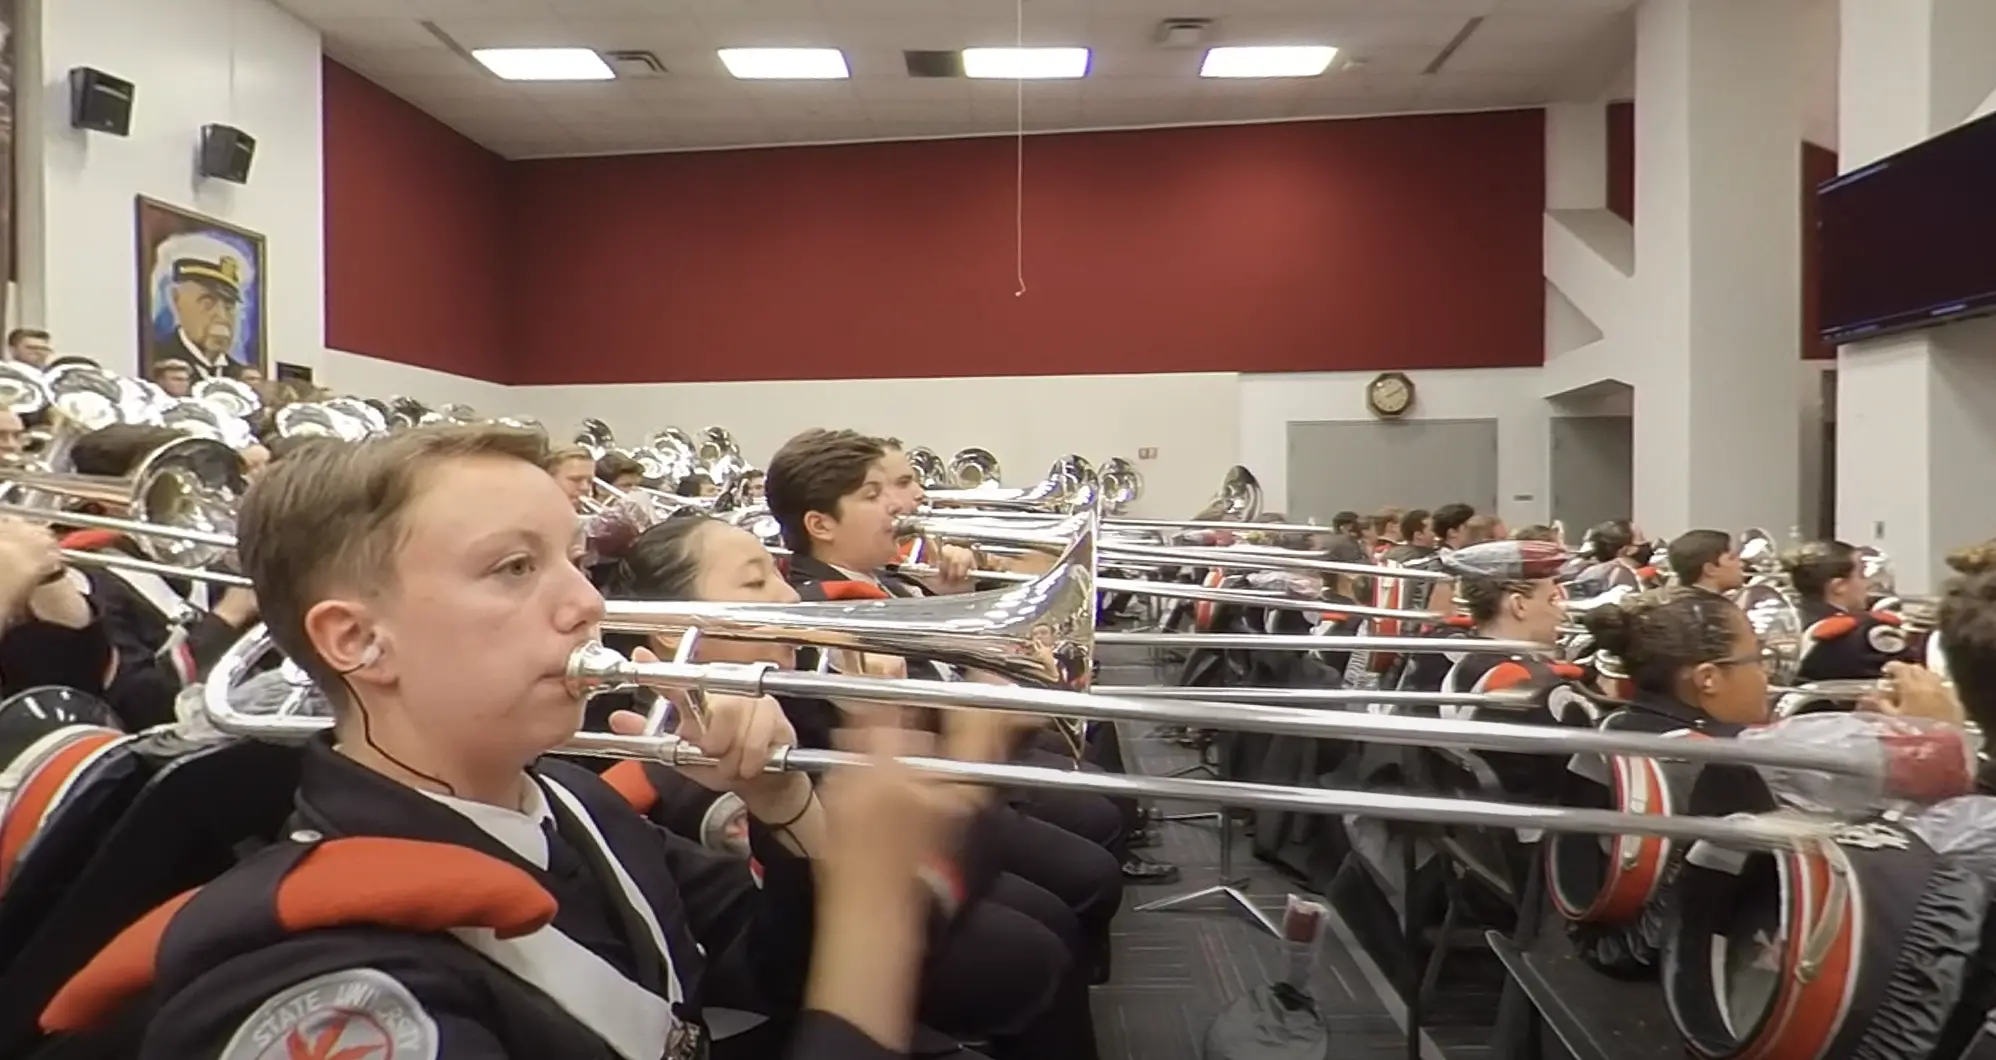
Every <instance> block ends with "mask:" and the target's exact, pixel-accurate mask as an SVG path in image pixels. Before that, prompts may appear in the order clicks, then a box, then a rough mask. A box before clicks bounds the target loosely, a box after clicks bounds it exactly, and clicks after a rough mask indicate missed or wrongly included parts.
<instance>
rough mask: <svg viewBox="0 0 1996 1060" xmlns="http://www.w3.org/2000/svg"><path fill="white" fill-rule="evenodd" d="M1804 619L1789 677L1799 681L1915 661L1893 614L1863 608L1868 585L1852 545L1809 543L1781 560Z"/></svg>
mask: <svg viewBox="0 0 1996 1060" xmlns="http://www.w3.org/2000/svg"><path fill="white" fill-rule="evenodd" d="M1781 566H1782V569H1783V570H1785V571H1786V572H1787V573H1788V580H1789V583H1790V584H1791V585H1793V586H1794V588H1795V595H1796V597H1797V607H1798V609H1799V610H1800V611H1801V612H1802V620H1803V621H1804V622H1807V623H1809V628H1808V630H1807V631H1806V632H1805V633H1804V636H1803V639H1802V643H1803V648H1802V658H1801V660H1800V662H1799V663H1798V664H1797V666H1796V669H1795V676H1796V677H1797V679H1799V680H1802V681H1832V680H1842V679H1861V678H1871V677H1878V676H1879V675H1881V674H1883V673H1884V672H1885V666H1886V664H1887V663H1893V662H1916V661H1918V653H1917V652H1916V651H1915V649H1914V648H1913V646H1912V644H1911V643H1910V642H1909V641H1908V639H1907V637H1906V632H1905V630H1902V629H1900V628H1899V619H1898V616H1896V615H1886V614H1884V613H1881V612H1873V611H1869V610H1866V604H1867V603H1868V602H1869V601H1870V595H1871V585H1870V583H1869V582H1868V581H1866V579H1865V577H1864V571H1863V569H1862V566H1861V565H1860V563H1859V561H1858V553H1857V549H1855V548H1852V547H1851V546H1849V545H1847V544H1845V543H1843V542H1842V541H1811V542H1809V543H1808V544H1805V545H1803V546H1802V547H1800V548H1798V549H1796V550H1795V551H1794V552H1792V553H1790V554H1788V555H1785V556H1783V557H1782V558H1781Z"/></svg>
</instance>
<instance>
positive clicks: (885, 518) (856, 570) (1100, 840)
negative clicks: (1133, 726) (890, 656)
mask: <svg viewBox="0 0 1996 1060" xmlns="http://www.w3.org/2000/svg"><path fill="white" fill-rule="evenodd" d="M883 455H884V454H883V452H882V450H881V447H880V444H879V443H878V442H876V441H874V440H873V439H871V438H868V437H866V436H865V435H861V434H858V433H855V432H853V431H825V430H813V431H807V432H805V433H804V434H800V435H798V436H797V437H795V438H792V439H791V440H790V441H788V442H786V443H784V445H783V447H782V448H781V449H779V450H777V452H776V455H775V456H773V457H771V458H770V461H769V467H768V468H767V472H768V478H767V486H766V489H767V491H768V500H769V511H770V515H771V516H773V517H774V518H775V519H776V522H777V524H778V525H779V526H780V527H781V529H782V534H783V543H784V544H785V545H786V546H788V547H789V549H790V551H791V556H790V560H789V569H788V570H787V571H786V574H787V576H788V578H789V581H790V584H791V585H793V586H795V587H797V589H798V590H799V592H800V593H801V594H802V595H803V596H804V597H805V598H807V599H809V598H813V597H817V598H823V597H824V595H825V593H826V592H827V589H826V587H827V586H828V585H832V584H836V583H840V582H858V583H862V584H865V585H870V586H874V587H876V588H885V589H886V591H888V592H890V593H892V592H896V591H897V590H898V591H899V592H901V593H904V594H913V593H918V592H920V588H919V587H918V586H914V585H912V584H910V583H909V582H907V581H904V580H902V579H898V578H895V577H893V576H891V575H883V573H882V571H883V570H884V568H886V567H887V566H888V565H889V564H892V563H893V562H894V561H895V559H896V558H898V556H899V543H898V541H897V540H896V539H895V522H896V520H897V519H898V518H899V517H900V516H902V515H904V514H906V512H905V511H904V510H903V509H902V508H901V506H900V504H899V503H898V501H897V500H896V498H895V497H894V495H893V494H892V493H891V492H890V491H889V490H888V488H887V475H886V469H885V467H884V465H883V463H882V456H883ZM908 671H909V673H910V674H911V676H925V677H931V679H933V677H932V676H931V675H942V674H943V671H942V670H941V668H938V667H937V666H936V665H935V664H933V663H931V662H928V661H924V660H910V661H909V663H908ZM922 671H927V672H926V673H923V672H922ZM1021 760H1022V761H1025V762H1027V763H1028V764H1051V763H1045V762H1042V761H1036V760H1035V754H1034V752H1033V751H1032V750H1031V749H1028V750H1026V751H1025V752H1023V753H1022V755H1021ZM1067 764H1068V765H1069V766H1070V767H1071V766H1072V764H1073V761H1072V759H1071V758H1070V759H1068V760H1067ZM1010 800H1011V801H1012V802H1013V804H1014V805H1016V806H1018V807H1019V808H1020V809H1021V810H1022V811H1023V812H1024V813H1025V814H1027V815H1030V816H1031V817H1033V818H1037V819H1039V820H1041V821H1044V822H1047V823H1049V824H1053V825H1056V826H1058V828H1059V829H1064V830H1066V831H1068V832H1071V833H1073V834H1075V835H1078V836H1080V837H1082V838H1084V839H1087V840H1090V841H1091V842H1093V843H1095V844H1096V845H1098V846H1099V847H1101V848H1102V849H1104V850H1108V851H1109V852H1110V853H1112V854H1114V855H1117V857H1116V858H1115V859H1112V862H1113V861H1121V860H1124V859H1125V858H1126V857H1127V850H1126V849H1125V848H1124V846H1123V844H1124V843H1125V841H1126V838H1127V830H1126V826H1125V823H1124V816H1123V814H1122V813H1121V812H1120V811H1118V810H1117V808H1116V807H1115V806H1114V805H1113V804H1111V803H1110V801H1109V800H1108V799H1105V798H1102V797H1101V796H1098V795H1090V794H1083V793H1079V792H1022V793H1012V794H1011V795H1010ZM1022 823H1023V821H1022ZM1020 838H1021V840H1022V841H1021V842H1020V843H1019V844H1017V849H1011V848H1009V847H1008V849H1007V850H1006V852H1005V854H1004V864H1005V866H1006V868H1007V869H1009V870H1010V871H1012V872H1015V873H1017V874H1018V875H1020V876H1023V877H1025V878H1026V879H1027V880H1029V881H1031V882H1033V883H1036V884H1038V885H1040V886H1041V887H1044V888H1046V889H1047V890H1049V891H1052V892H1053V893H1055V894H1057V895H1059V896H1060V897H1061V898H1062V899H1063V900H1064V901H1066V902H1068V903H1069V905H1070V907H1071V908H1073V909H1074V911H1075V913H1076V914H1077V915H1078V916H1080V917H1081V920H1082V924H1083V928H1084V930H1085V931H1086V932H1087V934H1088V937H1089V938H1090V939H1092V940H1094V941H1095V943H1096V946H1097V950H1098V956H1099V957H1100V959H1101V960H1103V961H1106V960H1107V947H1108V930H1109V921H1110V919H1111V918H1113V917H1114V916H1115V913H1116V910H1117V909H1118V908H1119V907H1120V906H1121V905H1122V877H1121V873H1119V872H1118V871H1117V869H1116V865H1115V864H1114V863H1109V864H1104V863H1103V859H1100V858H1098V857H1088V856H1085V855H1086V851H1085V850H1084V851H1076V852H1074V853H1071V854H1069V853H1062V854H1059V855H1057V856H1049V848H1048V847H1046V846H1044V845H1042V842H1041V841H1042V840H1043V839H1045V840H1050V839H1051V838H1052V837H1051V836H1040V835H1028V834H1023V833H1022V835H1021V837H1020Z"/></svg>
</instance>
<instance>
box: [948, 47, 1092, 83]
mask: <svg viewBox="0 0 1996 1060" xmlns="http://www.w3.org/2000/svg"><path fill="white" fill-rule="evenodd" d="M963 76H965V77H985V78H996V79H999V80H1004V81H1044V80H1053V79H1058V78H1071V77H1086V76H1088V49H1086V48H965V49H964V50H963Z"/></svg>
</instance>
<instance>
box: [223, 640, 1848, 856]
mask: <svg viewBox="0 0 1996 1060" xmlns="http://www.w3.org/2000/svg"><path fill="white" fill-rule="evenodd" d="M269 648H270V640H269V637H268V635H267V633H266V632H265V631H264V629H263V627H261V626H258V627H256V628H255V629H252V630H251V631H250V632H249V633H248V634H247V635H245V636H244V637H243V638H242V639H241V640H239V641H238V642H237V643H236V644H235V645H233V646H232V647H230V649H229V650H228V651H227V652H225V653H224V655H223V657H222V659H221V660H220V661H219V662H218V663H217V665H216V667H215V669H214V671H213V673H212V674H211V675H210V678H209V680H208V682H207V684H206V686H205V687H204V689H203V692H202V708H203V713H204V714H205V716H206V718H207V720H208V722H209V724H211V725H212V726H214V728H216V729H217V730H219V731H221V732H223V733H227V734H230V735H235V736H242V737H250V738H256V739H268V740H298V739H307V738H310V737H312V736H314V735H316V734H318V733H321V732H324V731H326V730H327V729H328V728H330V727H331V725H332V722H331V719H328V718H317V717H302V716H297V715H253V714H248V713H246V712H244V711H241V710H239V709H237V708H236V707H235V705H234V704H232V703H231V702H230V699H229V692H230V690H231V689H232V688H234V687H235V685H237V684H238V683H240V682H241V681H242V680H243V678H244V677H245V676H246V675H247V674H248V672H249V670H250V668H251V666H252V664H254V663H255V662H256V661H257V660H258V659H260V658H261V657H262V656H263V654H264V653H265V652H266V651H268V650H269ZM569 672H570V678H571V680H572V681H573V682H574V685H575V687H576V689H577V691H578V692H586V691H588V690H590V689H597V688H604V687H625V686H628V685H630V684H639V685H643V686H646V687H652V688H663V689H675V688H702V689H708V690H711V691H717V692H719V691H734V692H736V693H737V694H742V695H761V694H772V693H778V692H781V693H784V694H795V695H804V696H817V697H841V698H845V699H849V700H850V699H864V700H869V701H875V702H879V701H887V702H900V703H909V704H915V705H921V706H931V707H951V706H959V707H962V706H968V707H971V708H989V709H1009V710H1015V711H1026V712H1030V713H1036V714H1037V713H1047V712H1058V711H1062V710H1065V709H1070V704H1069V696H1070V694H1065V693H1059V692H1048V691H1044V690H1037V689H1022V688H997V687H992V686H978V685H965V684H963V683H960V682H921V681H897V680H881V679H877V678H857V677H838V676H834V675H820V674H803V673H786V672H781V671H774V670H772V669H771V668H768V667H761V666H741V665H725V664H724V665H707V666H696V665H692V664H686V663H633V662H630V661H628V660H625V659H624V658H623V657H622V656H618V655H616V653H614V652H609V651H608V650H607V649H604V648H602V647H600V646H599V645H595V644H589V645H584V646H583V647H581V648H579V649H577V651H576V652H575V654H574V656H573V657H572V659H571V662H570V670H569ZM1073 698H1078V699H1082V700H1096V701H1105V700H1109V697H1100V696H1086V695H1082V696H1074V697H1073ZM1111 703H1112V704H1113V705H1110V706H1104V705H1103V703H1101V702H1098V703H1097V704H1096V705H1095V706H1096V708H1098V716H1102V715H1107V714H1109V713H1111V712H1112V711H1114V712H1118V713H1116V716H1117V717H1125V716H1127V715H1126V714H1124V713H1121V711H1122V710H1124V708H1126V707H1127V708H1129V709H1136V710H1144V711H1146V712H1147V713H1149V714H1151V715H1153V716H1156V715H1159V714H1161V713H1162V711H1161V710H1152V709H1151V706H1150V705H1147V704H1142V703H1123V702H1117V701H1111ZM1170 707H1171V711H1172V713H1173V714H1179V713H1180V712H1181V710H1182V711H1188V712H1189V711H1192V710H1195V709H1196V708H1195V707H1193V706H1192V705H1188V704H1172V705H1170ZM1263 709H1265V710H1268V711H1282V710H1283V708H1263ZM1240 710H1241V708H1238V707H1232V706H1229V707H1226V708H1224V710H1213V709H1208V710H1207V711H1205V712H1204V714H1203V715H1202V716H1203V717H1204V719H1205V722H1206V723H1207V724H1213V723H1221V722H1224V721H1225V720H1227V719H1230V718H1232V717H1233V716H1234V715H1235V714H1236V713H1237V712H1239V711H1240ZM1284 713H1291V714H1297V715H1304V716H1308V717H1313V718H1316V719H1318V720H1325V719H1329V718H1332V717H1341V718H1348V719H1349V722H1348V725H1349V727H1350V729H1351V731H1352V735H1353V736H1354V737H1356V734H1357V733H1358V732H1360V731H1363V732H1365V733H1367V734H1369V735H1370V736H1371V737H1373V738H1379V739H1391V740H1392V741H1393V742H1399V743H1404V744H1416V745H1424V746H1425V745H1443V746H1470V747H1494V746H1500V745H1501V746H1503V747H1509V748H1520V749H1522V748H1523V747H1524V742H1525V741H1531V742H1532V743H1533V746H1532V747H1531V749H1532V750H1535V751H1540V752H1544V753H1558V754H1572V753H1586V752H1588V751H1590V750H1592V751H1596V752H1598V753H1612V754H1647V755H1653V756H1668V757H1675V758H1684V759H1696V760H1701V761H1725V762H1729V763H1732V764H1736V765H1762V766H1771V767H1775V768H1785V769H1820V770H1826V771H1829V772H1833V773H1838V774H1844V775H1860V776H1871V775H1873V774H1874V773H1875V768H1874V766H1873V765H1872V764H1871V763H1870V762H1868V761H1865V760H1863V759H1862V758H1861V757H1860V756H1846V755H1840V754H1836V753H1832V752H1828V751H1821V750H1817V749H1812V748H1783V747H1764V746H1759V745H1746V744H1740V743H1737V742H1734V741H1725V740H1709V741H1686V740H1674V739H1671V738H1669V737H1662V736H1651V735H1647V734H1630V733H1601V732H1591V731H1587V730H1567V729H1552V728H1547V729H1544V730H1540V731H1536V732H1531V733H1527V732H1526V731H1525V730H1530V729H1531V728H1532V727H1531V726H1518V725H1503V724H1496V725H1488V724H1480V723H1475V722H1437V721H1435V720H1432V719H1413V718H1399V717H1392V716H1362V715H1339V714H1337V713H1335V712H1326V713H1318V712H1311V711H1286V712H1284ZM1479 730H1487V731H1479ZM1313 734H1320V733H1313ZM1534 737H1536V739H1534ZM1586 737H1593V738H1594V739H1592V740H1588V739H1585V738H1586ZM555 751H556V753H561V754H571V755H586V756H593V757H603V758H619V759H640V760H648V761H656V762H663V763H665V764H667V765H671V766H675V767H683V766H694V765H711V764H714V763H715V761H716V760H715V759H713V758H712V757H710V756H707V755H705V754H703V753H702V752H701V751H700V750H699V749H698V748H697V747H695V746H693V745H692V744H689V743H687V742H685V741H683V740H681V739H679V738H677V737H675V736H669V735H664V734H654V735H639V736H624V735H616V734H610V733H576V734H575V735H574V736H572V737H571V738H570V739H569V740H567V741H566V742H564V743H563V744H562V745H561V746H560V747H558V748H556V749H555ZM901 761H902V762H903V763H904V764H906V765H907V766H908V767H909V768H911V769H913V770H915V771H916V772H918V773H922V774H925V775H929V776H934V777H938V778H941V779H945V780H952V781H958V782H962V783H972V784H990V785H996V786H1002V787H1024V788H1038V789H1046V790H1055V791H1086V792H1094V793H1097V794H1102V795H1107V796H1111V797H1115V798H1161V799H1182V800H1187V801H1197V802H1203V803H1217V804H1221V805H1227V806H1244V807H1253V808H1259V809H1276V810H1290V811H1295V812H1303V813H1319V814H1358V815H1362V816H1369V817H1380V818H1388V819H1394V820H1405V821H1421V822H1431V823H1443V824H1459V825H1480V826H1488V827H1498V828H1529V829H1541V830H1549V831H1561V832H1581V833H1590V834H1596V835H1629V834H1635V835H1659V836H1664V837H1667V838H1671V839H1677V840H1682V841H1687V842H1697V841H1705V842H1711V843H1717V844H1723V845H1726V846H1732V847H1747V848H1753V849H1776V850H1785V849H1791V848H1792V847H1793V846H1795V845H1796V844H1798V843H1803V842H1807V841H1810V840H1813V839H1821V838H1827V837H1829V836H1831V835H1834V834H1835V833H1836V831H1837V830H1838V829H1839V828H1840V827H1842V825H1841V824H1840V823H1839V822H1836V821H1832V820H1824V819H1819V818H1812V817H1804V816H1800V815H1794V814H1770V815H1764V816H1760V817H1733V818H1709V817H1667V816H1656V815H1648V814H1624V813H1616V812H1612V811H1607V810H1594V809H1569V808H1560V807H1551V806H1528V805H1521V804H1513V803H1501V802H1483V801H1477V800H1473V799H1458V798H1444V797H1434V796H1419V795H1399V794H1386V793H1378V792H1365V791H1347V790H1339V789H1330V788H1302V787H1287V786H1281V785H1265V784H1248V783H1241V782H1237V781H1218V780H1191V779H1180V778H1165V777H1132V776H1120V775H1114V774H1093V773H1085V772H1079V771H1071V770H1065V769H1047V768H1041V767H1034V766H1016V765H1002V764H996V763H985V762H959V761H954V760H950V759H942V758H904V759H902V760H901ZM866 764H867V759H866V758H865V757H864V756H861V755H853V754H846V753H842V752H837V751H817V750H807V749H802V748H794V747H790V748H779V749H778V750H777V752H776V754H775V756H774V757H773V760H772V762H771V764H770V767H769V768H770V769H771V771H786V770H801V771H807V772H819V771H823V770H827V769H838V768H846V767H859V766H864V765H866Z"/></svg>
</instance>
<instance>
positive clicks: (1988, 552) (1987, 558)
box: [1947, 540, 1996, 576]
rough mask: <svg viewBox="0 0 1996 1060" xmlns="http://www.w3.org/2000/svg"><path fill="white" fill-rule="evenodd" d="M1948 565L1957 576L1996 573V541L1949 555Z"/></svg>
mask: <svg viewBox="0 0 1996 1060" xmlns="http://www.w3.org/2000/svg"><path fill="white" fill-rule="evenodd" d="M1947 565H1948V566H1949V567H1950V568H1952V569H1953V570H1954V571H1955V572H1956V573H1957V574H1966V575H1970V576H1974V575H1977V574H1988V573H1990V572H1992V571H1996V540H1990V541H1984V542H1982V543H1981V544H1979V545H1970V546H1968V547H1967V548H1964V549H1958V550H1956V551H1954V552H1951V553H1949V554H1948V558H1947Z"/></svg>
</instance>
